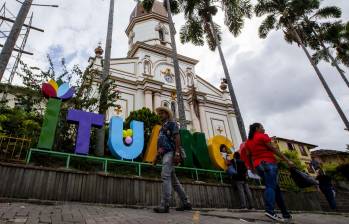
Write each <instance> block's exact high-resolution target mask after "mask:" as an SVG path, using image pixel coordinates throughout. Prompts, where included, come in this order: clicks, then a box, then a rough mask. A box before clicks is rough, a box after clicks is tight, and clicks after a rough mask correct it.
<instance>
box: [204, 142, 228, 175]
mask: <svg viewBox="0 0 349 224" xmlns="http://www.w3.org/2000/svg"><path fill="white" fill-rule="evenodd" d="M208 145H209V146H208V152H209V155H210V158H211V161H212V164H213V165H214V166H215V167H216V168H218V169H222V170H226V169H227V165H226V164H225V161H224V159H223V157H222V155H221V152H220V147H221V145H225V146H227V148H228V149H230V148H231V147H233V143H232V142H231V141H230V140H229V139H227V138H226V137H224V136H222V135H217V136H214V137H212V138H210V139H209V140H208ZM231 153H232V152H228V155H229V158H231V159H232V158H233V155H232V154H231Z"/></svg>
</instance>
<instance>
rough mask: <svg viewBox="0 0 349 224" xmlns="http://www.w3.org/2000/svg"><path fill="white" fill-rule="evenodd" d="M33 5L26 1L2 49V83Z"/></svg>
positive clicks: (0, 76)
mask: <svg viewBox="0 0 349 224" xmlns="http://www.w3.org/2000/svg"><path fill="white" fill-rule="evenodd" d="M32 3H33V0H25V1H24V2H23V4H22V6H21V9H20V10H19V13H18V15H17V17H16V20H15V23H14V24H13V27H12V29H11V32H10V34H9V36H8V37H7V39H6V42H5V44H4V47H3V48H2V51H1V54H0V82H1V79H2V77H3V75H4V73H5V70H6V67H7V64H8V62H9V60H10V58H11V55H12V51H13V49H14V47H15V45H16V41H17V39H18V36H19V34H20V32H21V30H22V26H23V24H24V21H25V19H26V18H27V15H28V13H29V10H30V7H31V5H32Z"/></svg>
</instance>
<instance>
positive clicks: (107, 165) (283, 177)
mask: <svg viewBox="0 0 349 224" xmlns="http://www.w3.org/2000/svg"><path fill="white" fill-rule="evenodd" d="M35 154H44V155H50V156H52V157H58V158H63V159H64V160H65V166H64V167H65V168H66V169H71V168H72V164H71V163H72V159H84V160H87V161H94V162H97V163H100V164H101V165H102V170H103V172H104V173H105V174H107V173H110V172H111V171H112V168H111V165H112V164H119V165H127V166H133V167H135V168H136V169H135V170H136V172H135V174H136V175H137V176H139V177H141V176H142V170H145V169H146V168H147V167H148V168H149V167H155V168H161V167H162V165H159V164H157V165H155V166H154V165H152V164H150V163H145V162H137V161H129V160H119V159H113V158H105V157H96V156H88V155H78V154H72V153H66V152H58V151H48V150H42V149H35V148H32V149H30V150H29V152H28V155H27V158H26V164H29V163H30V162H31V161H32V159H33V155H35ZM175 169H176V170H178V171H181V170H182V171H189V172H190V173H191V175H192V178H193V179H195V180H196V181H199V180H200V175H201V174H213V175H214V176H215V177H216V178H217V179H218V180H219V181H220V183H224V181H223V180H224V178H226V177H227V174H226V172H224V171H221V170H209V169H200V168H191V167H181V166H176V167H175ZM251 183H252V185H257V186H261V185H262V183H261V181H251ZM279 185H280V187H282V188H285V189H290V190H299V188H298V187H297V186H296V184H295V182H294V181H293V179H292V178H291V176H290V173H289V172H285V171H280V172H279Z"/></svg>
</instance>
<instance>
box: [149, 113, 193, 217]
mask: <svg viewBox="0 0 349 224" xmlns="http://www.w3.org/2000/svg"><path fill="white" fill-rule="evenodd" d="M156 112H157V113H158V114H159V116H160V118H161V121H162V127H161V129H160V133H159V139H158V146H157V148H158V156H160V157H161V158H162V171H161V179H162V195H161V203H160V206H159V207H156V208H154V212H156V213H168V212H169V208H170V200H171V192H172V186H173V188H174V190H175V191H176V192H177V194H178V195H179V198H180V199H181V203H182V205H181V206H180V207H178V208H176V210H177V211H184V210H191V209H192V206H191V204H190V202H189V200H188V197H187V195H186V194H185V192H184V189H183V187H182V185H181V184H180V182H179V180H178V178H177V176H176V173H175V169H174V165H175V164H177V163H179V162H180V161H181V153H180V147H181V146H180V138H179V130H178V125H177V123H176V122H175V121H173V115H172V111H171V110H170V109H168V108H167V107H159V108H157V109H156Z"/></svg>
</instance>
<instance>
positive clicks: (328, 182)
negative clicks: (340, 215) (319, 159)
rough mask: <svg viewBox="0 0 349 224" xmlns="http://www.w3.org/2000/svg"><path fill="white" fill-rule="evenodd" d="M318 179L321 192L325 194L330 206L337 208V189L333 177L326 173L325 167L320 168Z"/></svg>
mask: <svg viewBox="0 0 349 224" xmlns="http://www.w3.org/2000/svg"><path fill="white" fill-rule="evenodd" d="M316 179H317V180H318V181H319V188H320V190H321V192H322V193H323V194H324V195H325V197H326V200H327V202H328V204H329V206H330V208H331V209H336V208H337V205H336V198H335V190H334V187H333V185H332V178H331V177H330V176H328V175H326V174H325V172H324V170H323V169H319V170H318V175H317V177H316Z"/></svg>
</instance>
